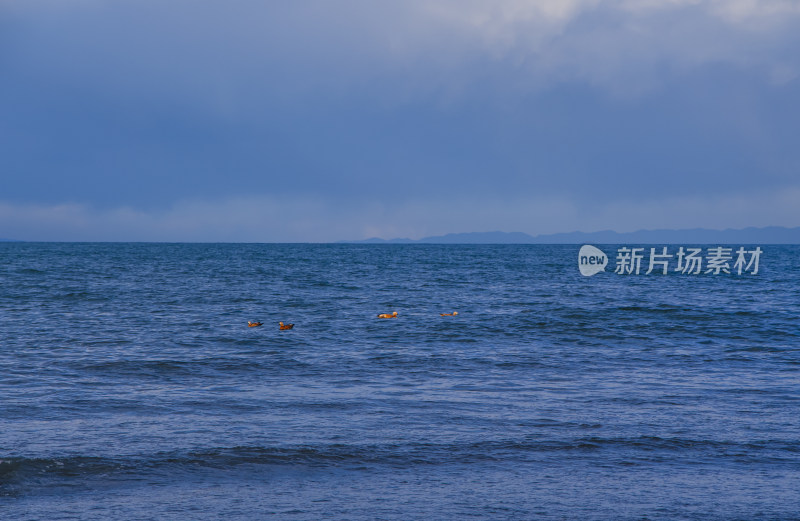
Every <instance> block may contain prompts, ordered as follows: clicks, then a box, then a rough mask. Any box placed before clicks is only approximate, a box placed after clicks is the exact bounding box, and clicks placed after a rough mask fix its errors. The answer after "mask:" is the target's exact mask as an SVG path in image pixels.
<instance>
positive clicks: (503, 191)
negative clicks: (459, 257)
mask: <svg viewBox="0 0 800 521" xmlns="http://www.w3.org/2000/svg"><path fill="white" fill-rule="evenodd" d="M798 140H800V2H797V1H795V0H763V1H757V0H663V1H657V0H638V1H636V0H612V1H599V0H496V1H492V2H487V1H484V0H402V1H397V0H381V1H374V0H297V1H292V2H284V1H274V2H273V1H265V0H226V1H224V2H223V1H208V0H170V1H169V2H164V1H154V0H114V1H109V0H25V1H22V0H0V238H6V239H20V240H44V241H51V240H52V241H200V242H206V241H212V242H217V241H222V242H240V241H245V242H328V241H337V240H357V239H365V238H369V237H382V238H386V239H390V238H396V237H408V238H421V237H425V236H430V235H441V234H445V233H457V232H475V231H477V232H480V231H494V230H500V231H508V232H512V231H520V232H526V233H529V234H532V235H537V234H546V233H558V232H572V231H584V232H591V231H598V230H608V229H612V230H615V231H618V232H626V231H634V230H640V229H658V228H697V227H705V228H714V229H726V228H743V227H748V226H773V225H774V226H800V146H798V145H799V144H800V142H799V141H798Z"/></svg>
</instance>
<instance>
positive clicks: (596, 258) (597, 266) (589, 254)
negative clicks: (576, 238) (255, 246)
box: [578, 244, 608, 277]
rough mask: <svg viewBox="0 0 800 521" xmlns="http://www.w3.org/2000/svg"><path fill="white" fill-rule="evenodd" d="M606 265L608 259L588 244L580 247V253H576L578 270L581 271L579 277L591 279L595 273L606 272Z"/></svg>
mask: <svg viewBox="0 0 800 521" xmlns="http://www.w3.org/2000/svg"><path fill="white" fill-rule="evenodd" d="M607 264H608V257H607V256H606V254H605V253H603V252H602V251H601V250H600V249H598V248H595V247H594V246H591V245H589V244H584V245H583V246H581V251H579V252H578V269H580V270H581V275H583V276H584V277H591V276H592V275H594V274H595V273H600V272H601V271H606V265H607Z"/></svg>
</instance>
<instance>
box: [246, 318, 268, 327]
mask: <svg viewBox="0 0 800 521" xmlns="http://www.w3.org/2000/svg"><path fill="white" fill-rule="evenodd" d="M263 324H264V323H263V322H250V321H249V320H248V321H247V327H258V326H261V325H263Z"/></svg>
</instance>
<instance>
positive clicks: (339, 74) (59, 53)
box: [7, 0, 800, 113]
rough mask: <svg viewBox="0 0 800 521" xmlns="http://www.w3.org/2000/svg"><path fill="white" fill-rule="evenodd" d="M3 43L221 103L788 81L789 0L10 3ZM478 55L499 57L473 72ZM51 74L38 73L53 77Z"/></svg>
mask: <svg viewBox="0 0 800 521" xmlns="http://www.w3.org/2000/svg"><path fill="white" fill-rule="evenodd" d="M7 9H8V10H9V12H13V13H14V15H15V16H10V17H8V19H9V20H11V21H12V23H13V24H15V26H16V27H17V28H18V30H16V31H10V32H9V33H8V35H9V36H8V37H9V38H12V39H13V40H12V41H11V42H10V43H11V45H10V46H9V47H8V48H9V49H14V53H15V54H18V55H19V56H20V57H22V59H23V60H26V61H27V62H28V64H29V66H30V68H31V69H33V70H34V73H35V74H41V75H42V77H43V80H44V79H47V78H48V77H52V76H56V77H57V81H67V82H69V81H72V82H73V83H76V84H78V85H80V86H81V88H91V87H92V86H96V87H98V89H99V90H101V91H102V92H104V93H106V94H108V93H109V92H114V93H116V94H117V95H121V96H130V97H136V96H143V97H153V96H169V97H176V96H177V97H179V98H180V99H181V100H182V101H183V102H190V101H192V100H195V102H198V103H202V104H203V105H204V106H205V107H207V108H208V109H210V110H219V111H220V112H222V113H231V112H236V111H246V110H252V105H253V104H254V103H255V102H256V101H257V100H259V99H261V97H262V96H263V95H264V93H265V92H268V93H270V95H271V96H286V97H287V98H290V99H293V98H295V97H297V96H308V95H311V94H310V93H312V92H313V93H315V94H316V95H319V93H320V92H324V93H325V95H327V96H337V95H347V94H350V93H353V92H359V90H358V89H359V88H360V87H363V86H364V85H369V86H372V87H374V84H375V83H378V84H380V87H381V88H379V89H375V88H371V89H369V91H370V93H371V94H372V95H380V96H384V97H388V98H391V99H396V98H397V97H398V96H400V97H401V99H405V98H403V97H404V96H406V97H407V96H426V97H427V96H431V95H437V96H443V97H445V98H452V97H454V96H455V97H458V96H459V95H462V94H463V93H464V92H465V91H467V90H468V89H469V88H470V87H471V86H473V85H474V84H475V83H476V82H484V83H486V82H489V83H490V84H492V88H493V89H494V90H495V91H496V92H501V93H502V92H508V91H509V90H511V91H515V90H516V91H522V92H526V91H529V90H530V89H533V88H539V87H545V88H546V87H548V86H552V85H554V84H557V83H558V82H561V81H565V80H566V81H586V82H589V83H592V84H594V85H597V86H601V87H603V88H606V89H609V90H611V91H612V92H616V93H625V92H627V91H630V92H632V93H640V92H642V91H646V90H647V89H649V88H652V86H653V85H655V84H657V83H658V82H659V81H660V78H659V76H658V75H659V74H666V73H668V72H664V71H683V70H686V69H691V68H696V67H702V66H704V65H707V64H710V63H715V64H719V63H727V64H731V65H733V66H735V67H748V68H754V69H755V70H759V71H761V73H762V74H763V76H764V78H765V80H766V81H769V80H770V79H771V78H774V77H775V75H776V74H777V76H778V79H777V81H778V82H780V81H786V80H785V79H786V78H788V77H789V76H787V75H786V74H785V73H780V72H779V73H776V72H774V71H776V70H778V71H787V70H797V69H799V68H800V55H799V54H798V53H796V52H793V48H794V42H795V41H796V39H797V37H796V35H797V34H798V33H800V4H799V3H798V2H796V1H793V0H758V1H756V0H661V1H655V0H610V1H601V0H504V1H494V2H486V1H483V0H424V1H423V0H402V1H400V0H398V1H386V2H372V1H366V0H342V1H339V2H326V1H313V0H312V1H308V2H295V3H271V2H270V3H263V2H256V1H247V0H245V1H242V2H236V3H233V4H231V3H222V2H208V1H206V2H202V1H200V2H198V1H192V2H187V1H181V0H176V1H174V2H168V3H164V2H155V1H151V0H136V1H119V2H113V3H109V2H103V1H100V0H82V1H80V2H78V1H73V2H61V1H55V0H52V1H41V2H20V3H11V4H10V5H9V7H8V8H7ZM487 64H495V65H496V66H497V67H496V68H493V69H491V70H487ZM51 79H52V78H51Z"/></svg>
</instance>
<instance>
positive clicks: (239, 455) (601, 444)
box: [0, 436, 800, 495]
mask: <svg viewBox="0 0 800 521" xmlns="http://www.w3.org/2000/svg"><path fill="white" fill-rule="evenodd" d="M603 451H605V452H606V456H610V457H609V458H607V459H608V462H609V463H614V462H616V463H617V464H631V462H632V461H636V460H639V461H640V462H646V461H653V460H654V459H658V458H659V457H660V458H662V459H670V460H683V461H684V462H685V461H702V460H707V461H714V462H719V460H721V459H731V458H732V459H734V460H736V461H742V460H747V461H749V462H762V463H777V462H787V463H789V464H793V463H794V462H796V458H797V454H798V453H800V442H797V441H794V440H792V441H789V440H762V441H749V442H733V441H724V440H697V439H688V438H661V437H657V436H638V437H619V438H604V437H597V436H589V437H580V438H575V439H572V440H498V441H481V442H472V443H439V444H437V443H421V442H417V443H397V444H392V443H387V444H363V445H361V444H336V443H334V444H327V445H301V446H293V447H292V446H289V447H261V446H235V447H227V448H223V447H217V448H208V449H198V450H190V451H185V452H177V451H176V452H160V453H156V454H152V455H132V456H121V457H100V456H90V455H73V456H64V457H44V458H26V457H10V458H9V457H5V458H2V459H0V494H2V493H5V494H6V495H8V494H9V493H13V492H14V491H15V489H17V488H18V487H20V486H25V485H28V486H30V485H36V484H39V485H43V484H45V483H46V482H47V481H49V480H73V479H78V480H80V479H91V478H93V477H94V478H101V477H103V478H105V477H108V476H111V475H120V476H124V475H131V474H145V475H146V474H149V473H154V472H164V471H167V472H170V471H180V472H187V471H192V470H197V471H200V470H202V469H232V468H236V467H239V466H243V465H264V466H267V465H272V466H305V467H321V468H325V467H343V468H356V469H357V468H361V467H365V466H391V467H393V468H407V467H414V466H420V465H453V464H456V465H457V464H473V463H479V462H502V461H510V462H524V461H532V460H534V459H536V457H537V455H539V456H541V455H543V454H547V453H557V454H558V453H577V454H578V455H591V454H600V453H603ZM655 453H658V454H659V456H654V454H655Z"/></svg>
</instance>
